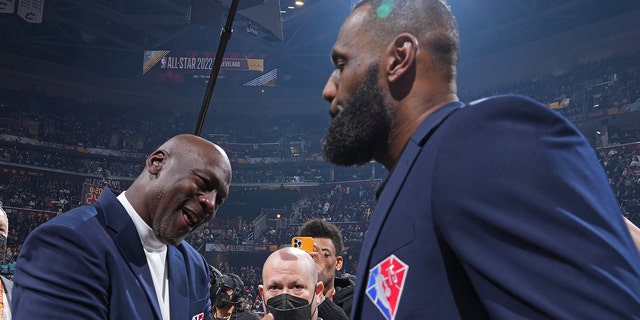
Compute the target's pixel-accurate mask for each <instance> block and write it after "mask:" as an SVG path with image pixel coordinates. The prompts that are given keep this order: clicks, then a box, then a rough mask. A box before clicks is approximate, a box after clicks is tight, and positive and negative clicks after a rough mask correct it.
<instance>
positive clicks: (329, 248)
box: [298, 219, 355, 320]
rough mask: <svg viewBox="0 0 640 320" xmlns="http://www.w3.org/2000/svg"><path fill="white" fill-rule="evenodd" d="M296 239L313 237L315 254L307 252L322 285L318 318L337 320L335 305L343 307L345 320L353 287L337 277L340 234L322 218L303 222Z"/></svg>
mask: <svg viewBox="0 0 640 320" xmlns="http://www.w3.org/2000/svg"><path fill="white" fill-rule="evenodd" d="M298 236H301V237H312V238H313V242H314V244H313V249H314V252H312V253H310V254H311V257H313V261H315V263H316V266H317V268H318V280H320V281H322V283H323V284H324V291H323V294H324V298H323V300H322V302H321V303H320V305H319V306H318V316H320V317H321V318H322V319H324V320H329V319H339V318H340V317H339V315H338V314H342V312H340V313H339V312H338V311H336V310H335V306H337V307H339V308H338V310H339V309H340V308H342V311H344V314H345V318H347V317H348V316H349V314H350V313H351V302H352V301H353V289H354V286H355V284H354V283H353V282H352V281H351V280H349V279H348V278H336V272H337V271H339V270H341V269H342V263H343V258H342V248H343V243H342V233H341V232H340V229H338V227H337V226H336V225H334V224H332V223H330V222H327V221H325V220H322V219H311V220H308V221H307V222H305V223H304V224H303V225H302V227H300V230H298Z"/></svg>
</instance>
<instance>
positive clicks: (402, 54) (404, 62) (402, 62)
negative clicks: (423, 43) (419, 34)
mask: <svg viewBox="0 0 640 320" xmlns="http://www.w3.org/2000/svg"><path fill="white" fill-rule="evenodd" d="M388 52H389V55H388V64H387V80H388V81H389V82H398V81H401V79H402V77H403V76H405V75H407V74H408V73H410V72H412V71H413V70H414V68H415V60H416V56H417V54H418V38H416V37H415V36H414V35H412V34H410V33H406V32H405V33H401V34H399V35H398V36H397V37H396V38H395V39H394V40H393V42H392V43H391V44H389V50H388Z"/></svg>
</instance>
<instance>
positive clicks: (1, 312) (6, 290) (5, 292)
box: [0, 201, 13, 319]
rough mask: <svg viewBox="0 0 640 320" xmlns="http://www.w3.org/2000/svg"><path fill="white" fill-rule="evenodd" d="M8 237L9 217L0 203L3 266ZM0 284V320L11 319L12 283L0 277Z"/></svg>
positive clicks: (0, 258) (0, 250)
mask: <svg viewBox="0 0 640 320" xmlns="http://www.w3.org/2000/svg"><path fill="white" fill-rule="evenodd" d="M8 237H9V217H8V216H7V212H6V211H4V209H3V208H2V202H1V201H0V263H1V264H5V263H7V261H6V254H7V253H6V252H7V238H8ZM0 278H1V280H2V281H1V282H0V292H1V294H0V299H2V301H1V303H0V319H11V307H10V306H11V291H12V289H13V282H12V281H11V280H9V279H7V278H5V277H1V276H0Z"/></svg>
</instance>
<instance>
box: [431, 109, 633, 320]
mask: <svg viewBox="0 0 640 320" xmlns="http://www.w3.org/2000/svg"><path fill="white" fill-rule="evenodd" d="M466 109H467V110H464V109H463V110H462V112H458V113H457V114H456V116H455V117H452V119H451V121H448V122H447V124H446V127H444V128H443V129H444V130H447V133H446V135H445V136H444V138H443V143H442V145H441V147H440V150H439V152H438V156H437V160H436V167H435V173H434V181H433V184H434V186H433V190H434V191H433V199H434V202H433V211H434V215H435V216H434V221H435V224H436V228H437V229H438V230H439V232H441V233H442V236H443V238H444V239H445V240H446V243H447V245H448V246H450V247H451V249H452V250H453V252H454V253H455V254H456V256H457V257H458V259H459V260H460V262H461V264H462V265H463V267H464V270H465V271H466V272H467V274H468V275H469V278H470V281H471V283H472V285H473V287H474V288H475V290H476V292H477V293H478V296H479V297H480V299H481V300H482V302H483V304H484V306H485V308H486V309H487V310H488V312H489V314H490V316H491V318H492V319H517V318H519V317H522V316H523V315H528V317H529V318H551V319H594V318H595V319H628V318H629V317H630V315H636V316H638V315H640V258H639V256H638V254H637V252H636V249H635V247H634V246H633V243H632V241H631V238H630V236H629V233H628V231H627V229H626V227H625V225H624V222H623V220H622V213H621V211H620V208H619V206H618V203H617V200H616V198H615V195H614V194H613V192H612V190H611V188H610V186H609V184H608V180H607V177H606V174H605V173H604V170H603V168H602V167H601V165H600V164H599V162H598V161H597V157H596V155H595V152H594V151H593V149H592V148H591V147H590V145H589V144H588V142H587V141H586V139H584V137H583V136H582V135H581V134H580V133H579V132H578V130H577V129H576V128H575V127H573V125H571V124H570V123H569V122H568V121H566V120H565V119H564V118H562V117H560V116H559V115H557V114H555V112H554V111H552V110H550V109H548V108H544V107H542V106H540V105H534V103H532V102H530V101H528V100H524V99H506V101H501V102H497V103H495V102H494V105H492V106H486V105H483V104H479V105H475V106H470V107H468V108H466Z"/></svg>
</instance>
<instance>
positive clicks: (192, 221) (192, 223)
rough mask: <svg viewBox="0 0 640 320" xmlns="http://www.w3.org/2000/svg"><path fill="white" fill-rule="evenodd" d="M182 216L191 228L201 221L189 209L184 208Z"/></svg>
mask: <svg viewBox="0 0 640 320" xmlns="http://www.w3.org/2000/svg"><path fill="white" fill-rule="evenodd" d="M182 218H183V219H184V222H185V223H186V224H187V226H189V227H191V228H193V226H195V225H196V224H198V222H199V221H198V219H196V218H195V217H194V214H193V213H192V212H190V211H188V210H183V213H182Z"/></svg>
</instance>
